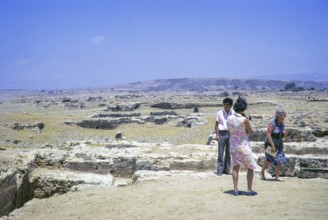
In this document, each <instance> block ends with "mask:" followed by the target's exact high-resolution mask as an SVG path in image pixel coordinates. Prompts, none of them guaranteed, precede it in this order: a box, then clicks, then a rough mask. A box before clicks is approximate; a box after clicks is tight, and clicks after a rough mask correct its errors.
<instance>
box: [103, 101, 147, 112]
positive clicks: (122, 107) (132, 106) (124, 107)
mask: <svg viewBox="0 0 328 220" xmlns="http://www.w3.org/2000/svg"><path fill="white" fill-rule="evenodd" d="M140 107H141V104H140V103H123V104H117V105H116V106H108V107H107V109H106V111H112V112H121V111H122V112H124V111H134V110H136V109H138V108H140Z"/></svg>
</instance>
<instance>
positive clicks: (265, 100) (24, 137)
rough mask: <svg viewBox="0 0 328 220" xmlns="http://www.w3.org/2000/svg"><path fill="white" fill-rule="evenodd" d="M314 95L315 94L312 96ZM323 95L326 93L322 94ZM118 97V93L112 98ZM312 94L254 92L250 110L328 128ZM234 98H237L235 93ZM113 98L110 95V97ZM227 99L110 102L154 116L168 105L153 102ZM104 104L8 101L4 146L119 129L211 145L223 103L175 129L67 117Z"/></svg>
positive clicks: (323, 107) (148, 138) (325, 105)
mask: <svg viewBox="0 0 328 220" xmlns="http://www.w3.org/2000/svg"><path fill="white" fill-rule="evenodd" d="M311 95H312V96H314V95H313V94H311ZM318 95H322V94H317V96H318ZM111 97H114V96H111ZM307 97H308V95H306V94H302V93H301V94H298V93H295V94H280V93H249V95H248V96H247V97H246V99H247V101H248V103H249V104H250V105H249V108H248V110H247V112H246V114H250V113H251V114H256V115H267V116H272V115H274V112H275V110H276V109H277V108H279V107H281V108H284V109H285V110H286V111H287V118H286V125H287V126H288V127H293V126H294V123H295V121H297V120H304V121H305V122H306V123H307V124H308V125H313V126H321V127H323V128H327V122H325V121H327V120H328V102H308V101H307ZM232 98H233V99H234V100H236V99H237V97H232ZM107 99H109V98H107ZM222 100H223V97H215V96H214V97H213V96H205V95H204V96H200V95H197V96H193V95H188V96H186V95H183V96H168V95H163V96H159V95H156V96H149V95H148V96H144V97H135V98H131V99H129V100H128V101H127V100H124V99H120V98H116V99H114V98H111V100H108V101H107V102H106V103H107V104H108V103H125V102H140V103H142V106H141V108H140V109H138V110H136V112H139V113H140V114H141V115H149V114H150V112H156V111H159V112H161V111H164V110H162V109H155V108H151V107H150V104H151V103H156V102H164V101H165V102H177V103H181V102H184V103H193V102H195V103H200V102H203V103H218V104H221V103H222ZM98 104H99V103H91V104H89V103H88V105H87V108H85V109H71V110H69V109H65V108H64V106H63V105H60V104H59V105H51V106H50V108H40V107H38V106H37V105H35V104H28V103H25V104H21V103H12V102H7V101H4V102H3V103H2V104H1V110H0V113H1V114H0V122H1V126H0V134H1V135H2V142H0V143H1V146H5V147H15V146H20V147H23V146H31V147H37V146H40V145H44V144H45V143H50V144H56V145H57V144H58V145H59V144H60V143H62V142H64V141H70V140H76V141H83V140H95V141H96V140H106V139H110V140H112V139H114V138H115V134H116V133H117V132H119V131H120V132H122V134H123V136H124V138H125V139H127V140H134V141H140V142H153V143H163V142H168V143H171V144H206V142H207V139H208V136H209V135H210V134H211V133H212V131H213V129H214V122H215V117H216V112H217V111H218V110H219V109H221V107H217V108H216V107H206V108H205V107H200V108H199V110H200V113H201V114H203V115H202V118H203V119H204V120H206V121H207V124H205V125H202V126H196V127H193V128H186V127H175V126H172V125H170V123H169V124H164V125H156V124H153V123H145V124H123V125H120V126H119V127H118V128H116V129H113V130H99V129H86V128H81V127H78V126H75V125H65V124H64V122H65V121H78V120H81V119H85V118H88V117H89V116H90V115H92V114H94V113H96V112H100V111H102V110H104V107H98ZM173 111H175V112H176V113H178V114H181V115H187V114H191V113H192V111H193V109H178V110H173ZM270 119H271V117H267V118H264V119H263V120H255V121H253V122H252V123H253V125H254V127H255V128H256V129H258V128H263V127H266V125H267V123H268V120H270ZM14 122H19V123H24V124H28V123H34V122H43V123H44V124H45V127H44V129H43V130H42V132H41V134H37V133H36V132H34V131H32V130H30V129H24V130H20V131H15V130H12V129H10V128H8V127H6V124H11V123H14ZM14 140H19V141H21V142H20V143H19V144H18V145H17V144H13V141H14Z"/></svg>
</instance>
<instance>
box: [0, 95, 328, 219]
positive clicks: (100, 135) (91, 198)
mask: <svg viewBox="0 0 328 220" xmlns="http://www.w3.org/2000/svg"><path fill="white" fill-rule="evenodd" d="M18 95H19V96H18V97H19V98H17V94H12V93H6V94H3V96H2V98H1V99H2V100H1V105H0V106H1V107H0V123H1V126H0V134H1V136H2V137H1V143H0V144H1V145H0V147H1V148H2V151H0V154H3V155H4V154H5V153H4V152H5V151H8V152H9V151H10V150H13V151H16V150H17V151H19V150H24V149H25V150H28V149H31V148H38V147H42V146H44V145H45V144H46V143H48V144H51V145H52V146H53V147H54V148H56V147H58V148H60V146H61V143H63V142H65V141H69V140H78V141H83V140H93V141H97V140H103V139H106V138H107V139H114V137H115V134H116V132H118V131H122V132H123V135H124V138H125V139H126V140H135V141H140V142H153V143H161V142H169V143H172V144H188V143H189V144H205V143H206V141H207V138H208V135H209V134H210V133H211V132H212V130H213V125H214V120H215V115H216V112H217V110H218V109H220V108H221V107H218V108H215V107H209V108H201V109H200V112H201V113H203V114H204V118H205V119H206V120H207V121H208V123H207V124H206V125H203V126H198V127H194V128H177V127H172V126H169V125H154V124H145V125H138V124H126V125H122V126H120V127H119V128H117V129H114V130H97V129H95V130H92V129H84V128H79V127H77V126H67V125H64V124H63V122H64V121H67V120H80V119H83V118H85V117H88V116H89V115H91V114H92V113H94V112H97V111H101V110H103V109H104V107H99V106H98V104H99V103H89V104H88V105H87V107H86V108H85V109H65V108H64V107H63V106H62V105H60V104H59V105H51V106H50V107H48V108H43V107H40V106H38V105H36V104H33V103H25V104H22V103H21V102H19V100H22V99H24V100H25V99H27V98H30V97H32V95H31V94H18ZM98 95H104V94H103V93H99V92H98V93H96V92H94V93H90V92H87V93H82V94H81V93H78V94H76V93H72V94H68V95H67V96H71V97H78V98H83V97H88V96H98ZM105 95H106V97H107V101H102V103H105V104H110V103H120V102H127V101H129V102H131V101H139V102H142V103H145V104H144V105H142V107H141V109H140V110H138V112H141V113H142V114H149V112H151V111H162V110H159V109H157V110H154V109H151V108H150V107H149V105H147V104H149V103H151V102H153V101H157V102H160V101H168V100H170V101H172V102H174V101H184V102H195V101H196V102H214V103H216V102H217V103H220V104H221V102H222V99H223V98H222V97H215V98H214V99H213V98H208V99H206V100H204V98H201V99H200V98H199V97H198V96H196V97H193V98H190V97H191V96H188V95H182V96H169V95H163V96H160V97H154V96H150V97H152V98H150V97H146V98H144V97H134V98H131V99H130V100H124V99H120V98H115V97H114V96H113V95H111V94H107V93H106V94H105ZM325 95H326V94H303V93H300V94H297V95H295V94H283V95H279V94H278V95H277V94H274V93H268V94H265V93H264V94H263V93H252V94H249V96H248V97H246V99H247V100H248V102H249V103H250V104H251V103H258V102H272V103H274V104H275V105H273V106H272V105H266V104H263V105H257V106H256V108H253V107H252V105H250V106H249V109H248V110H247V114H249V113H252V114H256V115H269V116H270V115H271V116H272V115H273V114H274V111H275V110H276V108H278V107H282V108H284V109H285V110H286V111H287V118H286V126H287V128H288V127H289V128H291V127H294V126H295V123H296V122H297V121H299V120H303V121H304V122H305V124H306V125H307V126H308V127H311V126H312V127H313V126H319V127H321V128H327V124H328V123H327V122H328V102H308V101H307V98H308V96H312V97H313V96H315V97H318V96H325ZM43 96H44V94H41V95H40V94H37V95H35V94H33V97H34V98H40V97H43ZM58 96H59V95H58ZM51 97H53V98H56V96H54V95H52V96H51ZM186 97H187V98H186ZM232 98H233V99H234V100H236V97H232ZM17 100H18V101H17ZM175 111H176V112H178V113H179V114H189V113H191V112H192V110H190V109H181V110H175ZM35 121H41V122H44V123H45V128H44V129H43V130H42V132H41V134H36V133H35V132H33V131H31V130H28V129H24V130H22V131H14V130H12V129H9V128H8V127H6V125H7V124H9V123H13V122H20V123H31V122H35ZM267 122H268V121H264V122H263V121H261V122H258V121H253V122H252V123H253V126H254V128H255V129H257V128H264V127H266V124H267ZM14 140H18V141H19V143H16V144H15V143H14ZM318 143H320V146H322V147H327V138H326V137H323V138H320V139H318V141H317V142H314V143H309V144H310V145H312V146H316V145H317V144H318ZM0 159H1V158H0ZM0 162H1V161H0ZM7 162H8V161H7ZM7 162H6V163H7ZM11 162H12V163H14V162H13V161H11ZM0 166H1V163H0ZM284 180H285V181H284V182H276V181H270V180H267V181H261V180H259V179H258V176H257V174H255V178H254V187H253V188H254V190H255V191H257V192H258V193H259V194H258V195H257V196H255V197H248V196H244V195H241V196H237V197H236V196H233V195H232V194H231V190H232V179H231V176H227V175H226V176H222V177H218V176H215V175H214V174H213V173H206V175H204V176H203V177H193V176H179V175H177V176H175V175H172V176H169V177H163V178H161V179H158V180H152V181H144V182H139V183H137V184H135V185H128V186H125V187H91V188H87V189H84V190H81V191H77V192H70V193H67V194H63V195H55V196H53V197H51V198H49V199H42V200H40V199H33V200H31V201H29V202H28V203H27V204H25V205H24V206H23V207H22V208H20V209H17V210H15V211H14V212H13V213H12V214H11V215H10V217H3V218H2V219H236V218H242V219H254V218H256V219H327V218H328V213H327V208H328V182H327V181H328V180H326V179H298V178H287V177H286V178H284ZM239 185H240V190H246V176H245V173H243V172H242V173H241V175H240V183H239Z"/></svg>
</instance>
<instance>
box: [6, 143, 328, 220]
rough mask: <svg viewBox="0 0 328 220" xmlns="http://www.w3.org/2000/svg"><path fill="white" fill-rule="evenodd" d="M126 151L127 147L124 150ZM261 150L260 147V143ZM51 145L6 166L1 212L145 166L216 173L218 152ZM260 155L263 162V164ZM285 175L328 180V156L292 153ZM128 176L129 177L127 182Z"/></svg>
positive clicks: (111, 181) (118, 178)
mask: <svg viewBox="0 0 328 220" xmlns="http://www.w3.org/2000/svg"><path fill="white" fill-rule="evenodd" d="M123 150H124V149H123ZM255 150H256V148H255ZM58 152H61V153H58ZM58 152H57V151H56V150H51V151H48V152H46V153H45V152H41V153H40V152H38V153H34V154H31V155H32V156H31V155H30V156H29V157H28V159H27V160H25V162H24V163H23V164H22V165H21V166H19V167H20V168H8V169H6V170H1V176H0V183H1V187H0V198H1V199H0V217H1V216H4V215H8V214H9V213H10V212H11V211H13V210H14V209H17V208H20V207H22V206H23V205H24V204H25V203H26V202H28V201H29V200H31V199H33V198H41V199H44V198H49V197H51V196H53V195H54V194H63V193H67V192H69V191H74V190H79V189H78V187H79V186H83V185H109V186H113V187H118V186H124V185H127V184H129V183H133V181H135V180H136V177H134V174H135V173H136V172H137V171H140V170H146V171H173V170H189V171H196V172H213V170H215V169H216V156H215V153H214V152H213V154H210V155H209V154H207V156H206V157H203V158H199V157H198V158H193V157H192V156H191V157H185V156H182V155H178V154H176V155H174V156H172V155H170V156H167V155H166V156H164V155H157V156H154V155H152V156H150V155H141V154H140V155H129V152H125V153H126V154H127V155H129V156H122V155H120V154H114V155H116V156H110V157H109V156H108V155H103V156H101V155H100V154H99V155H97V156H96V157H95V158H92V157H90V155H88V154H84V153H75V154H74V157H70V156H69V154H68V153H67V152H64V151H58ZM263 159H264V158H263V156H260V160H259V165H261V164H262V163H263ZM282 176H290V177H299V178H325V179H328V157H326V156H321V157H315V156H308V155H307V156H304V155H295V154H294V155H289V156H287V166H285V167H284V168H283V170H282ZM122 180H124V181H122Z"/></svg>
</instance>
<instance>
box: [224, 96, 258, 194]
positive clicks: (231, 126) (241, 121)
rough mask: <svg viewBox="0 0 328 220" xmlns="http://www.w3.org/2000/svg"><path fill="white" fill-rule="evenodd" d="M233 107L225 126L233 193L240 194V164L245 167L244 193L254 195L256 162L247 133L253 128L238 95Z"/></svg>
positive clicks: (243, 103) (241, 99) (244, 105)
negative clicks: (227, 137) (227, 136)
mask: <svg viewBox="0 0 328 220" xmlns="http://www.w3.org/2000/svg"><path fill="white" fill-rule="evenodd" d="M233 109H234V111H235V113H234V114H233V115H231V116H230V117H229V118H228V120H227V127H228V130H229V132H230V155H231V163H232V166H233V170H232V180H233V187H234V195H235V196H238V195H240V194H241V192H240V191H239V190H238V177H239V167H240V165H242V166H244V167H245V168H246V169H247V192H246V195H249V196H255V195H257V193H256V192H255V191H253V189H252V185H253V177H254V169H255V168H256V165H257V163H256V159H255V157H254V154H253V152H252V149H251V145H250V142H249V138H248V136H249V135H252V134H253V130H252V127H251V124H250V121H249V120H248V118H246V117H245V115H244V111H245V110H246V109H247V102H246V100H245V99H243V98H241V97H239V98H238V100H237V102H236V103H235V104H234V106H233Z"/></svg>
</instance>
